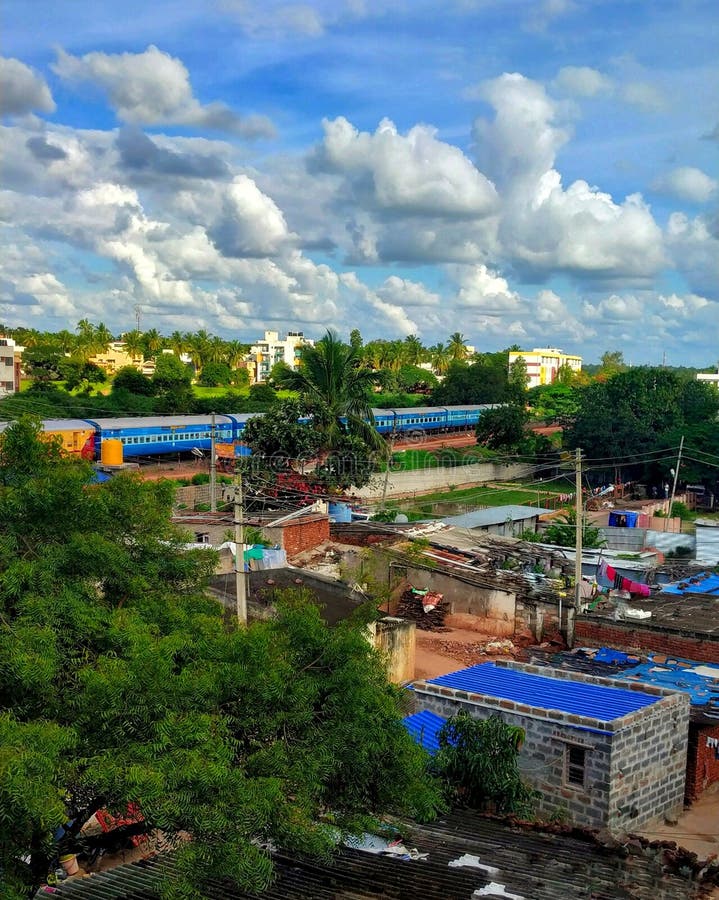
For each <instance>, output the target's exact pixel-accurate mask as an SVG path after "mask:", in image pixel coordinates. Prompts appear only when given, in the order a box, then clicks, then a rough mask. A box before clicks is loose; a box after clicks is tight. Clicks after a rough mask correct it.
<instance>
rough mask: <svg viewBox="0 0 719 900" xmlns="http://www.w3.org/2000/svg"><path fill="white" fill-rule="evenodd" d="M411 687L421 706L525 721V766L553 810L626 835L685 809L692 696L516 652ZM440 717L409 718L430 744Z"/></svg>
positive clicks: (546, 808) (445, 713)
mask: <svg viewBox="0 0 719 900" xmlns="http://www.w3.org/2000/svg"><path fill="white" fill-rule="evenodd" d="M412 694H413V697H414V701H415V709H416V712H417V713H423V712H429V713H434V715H435V716H442V717H443V718H449V717H450V716H453V715H456V714H457V713H458V712H459V711H460V710H462V709H463V710H466V711H467V712H469V714H470V715H471V716H473V717H474V718H478V719H488V718H489V717H490V716H492V715H498V716H500V717H501V718H502V719H503V720H504V721H505V722H507V723H509V724H510V725H517V726H519V727H520V728H522V729H523V731H524V735H525V737H524V741H523V743H522V747H521V750H520V754H519V767H520V770H521V771H522V774H523V776H524V777H525V779H526V780H527V781H528V782H529V783H530V784H531V785H532V786H533V787H534V788H535V789H536V790H537V791H538V792H539V801H538V805H539V808H540V810H541V811H542V812H543V813H546V814H547V815H552V814H554V815H563V816H566V817H567V818H568V819H569V820H571V821H572V822H573V823H574V824H577V825H586V826H589V827H592V828H606V829H608V830H609V831H611V832H615V833H622V832H626V831H631V830H634V829H637V828H641V827H642V826H644V825H646V824H647V823H649V822H652V821H657V820H660V819H661V818H662V817H664V816H673V815H676V814H678V813H680V812H681V811H682V809H683V804H684V785H685V780H686V761H687V743H688V733H689V730H688V725H689V707H690V704H689V697H688V696H687V695H686V694H680V693H676V692H673V691H670V690H666V689H664V688H660V687H657V686H654V685H649V684H639V683H634V682H633V683H626V682H618V681H616V680H612V679H611V678H597V677H595V676H592V675H584V674H581V673H579V672H571V671H566V670H564V669H547V668H541V667H540V666H533V665H527V664H523V663H516V662H513V661H509V660H499V661H497V662H494V663H483V664H481V665H476V666H472V667H471V668H468V669H462V670H460V671H458V672H452V673H450V674H449V675H442V676H440V677H439V678H433V679H431V680H429V681H417V682H415V683H414V685H413V689H412ZM437 724H438V723H437V722H436V720H432V719H430V720H428V721H424V720H419V719H417V720H414V719H413V720H411V721H410V722H408V723H407V725H408V727H410V731H412V732H413V733H415V734H418V733H419V734H420V739H421V740H422V742H424V735H426V740H427V749H429V750H430V752H432V750H433V749H434V745H433V743H432V742H433V741H434V743H435V744H436V731H437V727H436V726H437ZM415 725H416V726H417V727H414V726H415Z"/></svg>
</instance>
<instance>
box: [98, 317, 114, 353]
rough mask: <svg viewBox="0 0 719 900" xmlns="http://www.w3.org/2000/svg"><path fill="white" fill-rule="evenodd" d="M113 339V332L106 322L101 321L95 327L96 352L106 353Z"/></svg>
mask: <svg viewBox="0 0 719 900" xmlns="http://www.w3.org/2000/svg"><path fill="white" fill-rule="evenodd" d="M112 341H113V336H112V332H111V331H110V329H109V328H108V327H107V325H105V323H104V322H100V324H99V325H98V326H97V328H95V339H94V347H95V353H105V352H106V351H107V348H108V347H109V346H110V344H111V343H112Z"/></svg>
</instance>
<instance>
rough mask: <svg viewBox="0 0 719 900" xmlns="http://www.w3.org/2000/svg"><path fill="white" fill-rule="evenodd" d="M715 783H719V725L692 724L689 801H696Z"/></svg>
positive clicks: (687, 791) (688, 777) (688, 784)
mask: <svg viewBox="0 0 719 900" xmlns="http://www.w3.org/2000/svg"><path fill="white" fill-rule="evenodd" d="M715 781H719V724H717V725H695V724H691V725H690V726H689V749H688V755H687V787H686V797H687V800H689V801H690V802H691V801H693V800H696V799H697V797H698V796H699V794H701V792H702V791H703V790H704V789H705V788H707V787H709V785H710V784H713V783H714V782H715Z"/></svg>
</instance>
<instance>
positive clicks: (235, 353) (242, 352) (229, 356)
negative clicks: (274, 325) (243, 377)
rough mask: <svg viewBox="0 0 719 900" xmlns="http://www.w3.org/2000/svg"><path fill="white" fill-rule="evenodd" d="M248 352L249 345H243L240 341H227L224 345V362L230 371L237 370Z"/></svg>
mask: <svg viewBox="0 0 719 900" xmlns="http://www.w3.org/2000/svg"><path fill="white" fill-rule="evenodd" d="M249 352H250V347H249V344H243V343H242V341H227V342H226V343H225V362H226V363H227V365H228V366H229V367H230V368H231V369H237V368H238V367H239V365H240V363H241V362H243V360H244V358H245V357H246V356H247V354H248V353H249Z"/></svg>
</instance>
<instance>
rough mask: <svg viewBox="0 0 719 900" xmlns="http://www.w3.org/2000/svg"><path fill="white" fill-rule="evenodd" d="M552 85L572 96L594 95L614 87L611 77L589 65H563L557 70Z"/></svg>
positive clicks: (604, 92) (605, 92)
mask: <svg viewBox="0 0 719 900" xmlns="http://www.w3.org/2000/svg"><path fill="white" fill-rule="evenodd" d="M554 86H555V88H557V89H558V90H560V91H562V92H563V93H565V94H570V95H572V96H574V97H596V96H597V95H598V94H607V93H609V92H610V91H612V90H613V88H614V83H613V81H612V79H611V78H609V77H608V76H606V75H603V74H602V73H601V72H600V71H598V70H597V69H592V68H590V67H589V66H564V67H563V68H561V69H560V70H559V72H557V77H556V78H555V79H554Z"/></svg>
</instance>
